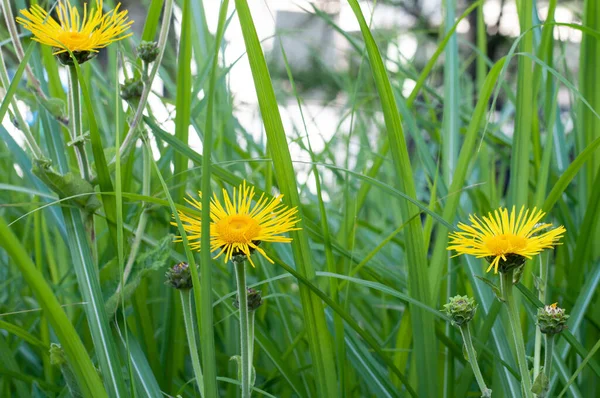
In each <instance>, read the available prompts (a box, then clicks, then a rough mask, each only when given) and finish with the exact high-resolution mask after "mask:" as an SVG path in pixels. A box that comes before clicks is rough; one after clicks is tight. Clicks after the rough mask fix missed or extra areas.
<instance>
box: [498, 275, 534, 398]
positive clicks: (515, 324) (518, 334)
mask: <svg viewBox="0 0 600 398" xmlns="http://www.w3.org/2000/svg"><path fill="white" fill-rule="evenodd" d="M500 280H501V284H500V286H501V288H502V296H503V297H504V301H505V303H506V308H507V310H508V319H509V322H510V330H511V333H512V335H513V340H514V342H515V349H516V352H517V362H518V363H519V372H520V373H521V388H522V389H523V396H524V397H526V398H531V397H533V393H532V392H531V379H530V377H529V369H528V367H527V357H526V356H525V341H524V340H523V334H522V331H521V326H520V322H519V312H518V310H517V303H516V301H515V296H514V295H513V271H509V272H503V273H501V279H500Z"/></svg>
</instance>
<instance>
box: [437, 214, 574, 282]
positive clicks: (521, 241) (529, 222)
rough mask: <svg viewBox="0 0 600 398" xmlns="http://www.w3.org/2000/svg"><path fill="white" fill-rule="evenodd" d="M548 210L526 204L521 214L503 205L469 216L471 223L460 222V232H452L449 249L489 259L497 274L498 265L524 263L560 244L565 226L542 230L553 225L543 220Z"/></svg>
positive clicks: (489, 268) (490, 267)
mask: <svg viewBox="0 0 600 398" xmlns="http://www.w3.org/2000/svg"><path fill="white" fill-rule="evenodd" d="M545 214H546V213H544V212H543V211H542V210H538V209H536V208H534V209H533V210H531V211H530V210H529V209H527V210H525V207H524V206H523V207H522V208H521V211H519V214H518V215H517V214H516V211H515V208H514V207H513V208H512V211H511V212H510V214H509V213H508V209H506V208H500V209H498V210H495V211H494V213H493V214H492V213H491V212H490V213H488V216H487V217H485V216H484V217H482V219H480V218H479V217H477V216H475V215H471V216H469V220H470V221H471V225H466V224H463V223H459V224H458V229H459V230H460V231H455V232H451V233H450V234H449V237H450V239H451V240H450V245H449V246H448V250H455V251H456V252H457V254H456V255H457V256H458V255H461V254H470V255H472V256H475V257H477V258H485V259H486V260H487V261H488V262H489V263H490V266H489V267H488V269H487V271H486V272H489V271H490V270H491V269H492V268H493V269H494V273H498V266H499V265H500V268H501V269H500V271H502V264H503V263H506V262H513V263H514V262H515V261H516V262H517V263H518V262H519V261H520V262H521V264H523V263H524V262H525V259H531V258H532V257H533V256H535V255H537V254H539V253H541V252H542V251H543V250H544V249H549V248H551V247H554V246H555V245H557V244H558V241H559V239H560V238H561V237H562V236H563V235H564V233H565V232H566V230H565V228H564V227H563V226H562V225H561V226H560V227H558V228H553V229H550V230H547V231H545V232H543V233H542V231H544V230H546V229H548V228H549V227H552V224H544V223H540V220H541V219H542V217H544V215H545Z"/></svg>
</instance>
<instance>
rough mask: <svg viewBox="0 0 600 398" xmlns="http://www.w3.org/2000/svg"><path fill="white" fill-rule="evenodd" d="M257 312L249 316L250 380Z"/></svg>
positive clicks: (251, 312)
mask: <svg viewBox="0 0 600 398" xmlns="http://www.w3.org/2000/svg"><path fill="white" fill-rule="evenodd" d="M255 314H256V311H255V310H253V311H250V313H249V314H248V344H249V345H250V355H249V360H250V361H249V362H250V378H252V362H253V360H254V318H255ZM251 381H252V380H251ZM251 384H253V383H251Z"/></svg>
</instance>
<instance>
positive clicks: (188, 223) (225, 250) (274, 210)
mask: <svg viewBox="0 0 600 398" xmlns="http://www.w3.org/2000/svg"><path fill="white" fill-rule="evenodd" d="M198 195H199V196H200V198H202V192H198ZM282 197H283V195H278V196H277V197H275V198H272V199H271V200H269V199H268V198H267V197H265V195H264V194H262V195H261V196H260V199H258V201H257V202H256V204H255V205H254V206H252V199H253V198H254V187H249V186H247V185H246V181H244V182H243V183H242V184H240V186H239V187H238V188H237V189H236V188H234V189H233V198H230V197H229V194H228V193H227V191H226V190H225V189H223V203H224V205H223V204H221V202H220V201H219V199H218V197H217V194H216V193H215V194H214V196H213V198H212V199H211V201H210V251H211V252H214V251H218V253H217V255H216V256H215V257H214V258H218V257H220V256H221V255H222V254H225V262H227V261H229V260H230V259H231V257H232V256H235V255H240V254H243V255H246V257H247V258H248V260H249V261H250V264H252V266H254V263H253V262H252V259H251V258H250V254H252V252H254V251H255V250H256V251H257V252H259V253H260V254H262V255H263V256H264V257H265V258H266V259H267V260H268V261H270V262H271V263H273V260H271V259H270V258H269V257H268V256H267V254H266V253H265V252H264V250H262V249H261V248H260V247H259V246H258V245H259V244H260V243H261V242H286V243H287V242H291V241H292V239H291V238H287V237H285V236H281V234H284V233H286V232H288V231H296V230H298V229H300V228H295V225H296V224H297V223H298V222H299V221H300V220H299V219H298V216H297V213H298V210H297V209H296V208H292V209H290V208H288V207H287V206H285V205H284V204H283V203H281V198H282ZM186 201H187V202H188V203H189V204H191V205H192V206H193V207H195V208H196V209H198V210H202V203H201V202H200V201H198V200H196V199H194V198H192V197H190V199H186ZM178 214H179V217H180V218H181V222H182V224H183V228H184V229H185V232H186V234H187V238H188V239H189V241H190V247H191V248H192V249H198V250H200V239H201V230H202V220H201V219H200V218H199V217H196V216H193V215H188V214H186V213H185V212H182V211H178ZM171 224H172V225H175V226H176V225H177V223H175V222H172V223H171ZM176 241H177V242H181V237H178V238H177V239H176Z"/></svg>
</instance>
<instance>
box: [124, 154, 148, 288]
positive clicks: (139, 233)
mask: <svg viewBox="0 0 600 398" xmlns="http://www.w3.org/2000/svg"><path fill="white" fill-rule="evenodd" d="M118 156H120V155H118ZM150 156H152V154H151V153H150V152H149V149H148V148H146V147H144V148H143V152H142V170H143V173H142V195H145V196H150V178H151V175H152V168H151V165H150ZM148 208H149V204H148V203H146V202H144V203H142V214H140V220H139V222H138V226H137V229H136V231H135V238H134V240H133V243H132V244H131V250H130V252H129V257H128V259H127V265H126V266H125V271H124V273H123V283H119V286H118V287H117V291H116V294H118V293H120V292H121V289H122V288H123V286H124V285H125V283H126V282H127V279H128V278H129V275H130V274H131V270H132V269H133V264H134V262H135V259H136V257H137V254H138V251H139V249H140V247H141V244H142V238H143V237H144V231H145V230H146V224H147V222H148Z"/></svg>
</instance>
